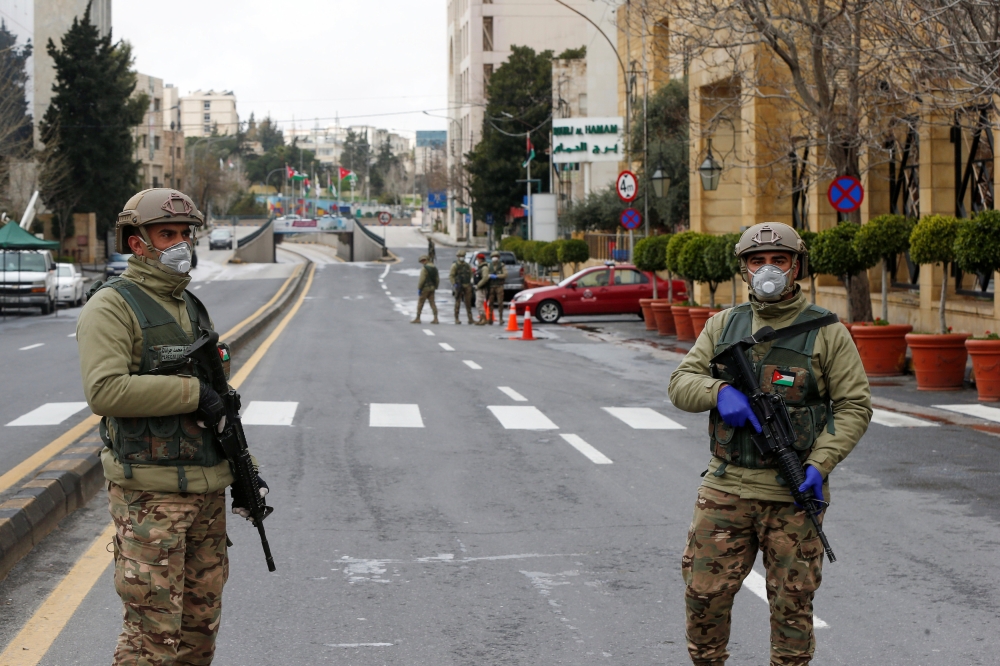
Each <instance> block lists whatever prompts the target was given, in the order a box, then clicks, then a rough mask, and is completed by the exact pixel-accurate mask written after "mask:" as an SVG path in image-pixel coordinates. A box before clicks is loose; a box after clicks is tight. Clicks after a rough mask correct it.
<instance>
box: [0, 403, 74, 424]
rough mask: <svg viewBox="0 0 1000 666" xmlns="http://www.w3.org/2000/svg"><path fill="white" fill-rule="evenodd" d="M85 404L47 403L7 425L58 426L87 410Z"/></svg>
mask: <svg viewBox="0 0 1000 666" xmlns="http://www.w3.org/2000/svg"><path fill="white" fill-rule="evenodd" d="M86 407H87V403H85V402H47V403H45V404H44V405H42V406H41V407H38V408H36V409H33V410H31V411H30V412H28V413H27V414H24V415H23V416H19V417H18V418H16V419H14V420H13V421H11V422H10V423H8V424H7V425H9V426H42V425H57V424H59V423H62V422H63V421H65V420H66V419H68V418H69V417H71V416H73V415H74V414H76V413H77V412H78V411H80V410H81V409H85V408H86Z"/></svg>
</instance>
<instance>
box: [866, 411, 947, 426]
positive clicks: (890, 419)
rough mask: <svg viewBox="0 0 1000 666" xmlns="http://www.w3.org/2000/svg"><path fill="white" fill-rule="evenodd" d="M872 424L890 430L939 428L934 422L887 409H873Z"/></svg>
mask: <svg viewBox="0 0 1000 666" xmlns="http://www.w3.org/2000/svg"><path fill="white" fill-rule="evenodd" d="M872 423H878V424H879V425H884V426H887V427H889V428H926V427H928V426H937V425H938V424H937V423H934V422H933V421H925V420H923V419H918V418H915V417H913V416H907V415H906V414H900V413H898V412H890V411H889V410H887V409H877V408H875V409H872Z"/></svg>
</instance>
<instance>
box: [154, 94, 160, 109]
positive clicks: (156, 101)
mask: <svg viewBox="0 0 1000 666" xmlns="http://www.w3.org/2000/svg"><path fill="white" fill-rule="evenodd" d="M159 110H160V98H159V97H155V98H153V111H159Z"/></svg>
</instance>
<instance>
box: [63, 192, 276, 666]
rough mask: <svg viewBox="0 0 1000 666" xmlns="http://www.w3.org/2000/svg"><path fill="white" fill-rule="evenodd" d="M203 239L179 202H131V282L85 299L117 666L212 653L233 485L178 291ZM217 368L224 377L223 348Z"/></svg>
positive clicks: (207, 323) (206, 660)
mask: <svg viewBox="0 0 1000 666" xmlns="http://www.w3.org/2000/svg"><path fill="white" fill-rule="evenodd" d="M203 225H204V218H203V217H202V214H201V213H200V212H199V211H198V210H197V209H196V208H195V206H194V203H193V202H192V201H191V199H190V198H189V197H187V196H186V195H184V194H182V193H180V192H178V191H176V190H171V189H166V188H158V189H151V190H144V191H142V192H140V193H138V194H136V195H135V196H134V197H132V198H131V199H130V200H129V201H128V203H126V204H125V210H123V211H122V213H121V214H120V215H119V217H118V222H117V224H116V227H115V234H116V246H117V250H118V252H124V253H128V252H131V253H132V255H133V256H132V257H130V258H129V260H128V269H127V270H126V271H125V272H124V273H123V274H122V275H121V276H120V277H116V278H112V279H110V280H109V281H108V282H106V283H103V284H99V285H96V289H95V290H92V296H91V299H90V301H89V302H88V303H87V305H86V307H84V309H83V311H82V312H81V313H80V318H79V321H78V323H77V329H76V330H77V335H76V337H77V342H78V344H79V350H80V370H81V374H82V376H83V389H84V394H85V396H86V398H87V403H88V404H89V405H90V408H91V409H92V410H93V412H94V413H95V414H98V415H100V416H102V417H104V418H103V419H102V420H101V428H100V432H101V437H102V439H103V440H104V443H105V448H104V450H103V451H102V452H101V462H102V463H103V466H104V476H105V478H106V479H107V487H108V503H109V507H110V511H111V517H112V519H113V520H114V524H115V527H116V530H117V534H116V536H115V541H114V552H115V577H114V579H115V589H116V591H117V592H118V595H119V596H120V597H121V600H122V605H123V607H124V610H123V617H124V622H123V627H122V633H121V635H120V636H119V638H118V645H117V648H116V650H115V656H114V663H115V664H121V665H125V664H128V665H129V666H131V665H134V664H139V665H142V666H158V665H161V664H162V665H167V664H170V665H174V664H176V665H181V664H197V665H204V664H210V663H212V658H213V655H214V653H215V638H216V635H217V633H218V630H219V622H220V618H221V611H222V605H221V604H222V588H223V585H224V584H225V582H226V578H227V576H228V574H229V560H228V555H227V551H226V547H227V537H226V486H228V485H230V484H231V483H232V482H233V475H232V472H231V470H230V467H229V463H228V462H227V461H226V460H225V459H224V458H223V454H222V451H221V447H220V446H219V443H218V441H217V438H216V433H217V432H218V428H217V427H216V426H217V425H218V426H221V425H223V423H221V422H220V420H221V418H222V414H223V405H222V401H221V399H220V397H219V395H218V394H217V393H216V392H215V391H214V390H213V389H212V387H211V386H210V384H209V381H208V378H207V377H203V376H202V373H203V371H202V370H201V369H200V368H198V367H192V365H190V364H188V363H186V361H185V359H184V353H185V351H186V350H187V348H188V346H190V345H191V344H192V343H193V342H194V340H195V339H197V338H198V337H199V336H200V335H201V333H202V332H204V331H207V330H210V329H211V328H212V321H211V319H210V317H209V316H208V312H207V311H206V310H205V307H204V305H202V303H201V302H200V301H199V300H198V299H197V298H196V297H195V296H194V295H193V294H191V292H189V291H186V289H185V288H186V287H187V285H188V283H189V282H190V281H191V278H190V276H189V275H188V271H189V270H190V268H191V256H192V245H191V243H192V239H191V234H192V229H193V228H195V227H201V226H203ZM220 354H221V355H222V357H223V362H224V365H226V366H227V367H228V360H229V355H228V354H229V352H228V347H226V346H225V345H221V346H220ZM261 484H262V485H261V494H262V495H264V494H266V491H267V484H266V483H263V482H261ZM233 512H234V513H238V514H240V515H244V517H245V515H246V514H248V512H247V510H246V509H245V508H242V507H239V506H234V507H233Z"/></svg>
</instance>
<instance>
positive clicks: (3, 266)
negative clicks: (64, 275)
mask: <svg viewBox="0 0 1000 666" xmlns="http://www.w3.org/2000/svg"><path fill="white" fill-rule="evenodd" d="M0 306H7V307H11V306H13V307H24V306H28V307H32V306H38V307H39V308H40V309H41V311H42V314H43V315H47V314H49V313H51V312H52V311H53V310H55V307H56V262H55V261H53V259H52V253H51V252H49V251H48V250H0Z"/></svg>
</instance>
